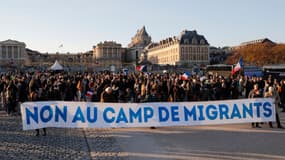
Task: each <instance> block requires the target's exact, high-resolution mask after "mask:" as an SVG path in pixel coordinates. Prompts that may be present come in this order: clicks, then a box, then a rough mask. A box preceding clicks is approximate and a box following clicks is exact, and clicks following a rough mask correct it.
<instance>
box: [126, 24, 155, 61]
mask: <svg viewBox="0 0 285 160" xmlns="http://www.w3.org/2000/svg"><path fill="white" fill-rule="evenodd" d="M150 43H151V37H150V36H149V35H148V33H147V32H146V29H145V26H143V27H142V28H141V29H140V30H138V31H137V33H136V35H135V36H134V37H132V41H131V43H130V44H129V45H128V51H127V54H126V59H125V60H126V62H129V63H131V64H136V63H137V62H138V61H140V60H142V58H143V56H142V53H143V52H144V48H145V47H146V46H147V45H148V44H150Z"/></svg>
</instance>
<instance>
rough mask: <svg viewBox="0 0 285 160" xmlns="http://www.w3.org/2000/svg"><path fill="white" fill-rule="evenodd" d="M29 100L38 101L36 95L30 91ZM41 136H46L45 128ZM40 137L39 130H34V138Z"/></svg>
mask: <svg viewBox="0 0 285 160" xmlns="http://www.w3.org/2000/svg"><path fill="white" fill-rule="evenodd" d="M30 100H31V101H38V93H37V92H36V91H32V92H31V93H30ZM43 132H44V134H43V136H46V135H47V133H46V128H43ZM39 135H40V130H39V129H36V136H39Z"/></svg>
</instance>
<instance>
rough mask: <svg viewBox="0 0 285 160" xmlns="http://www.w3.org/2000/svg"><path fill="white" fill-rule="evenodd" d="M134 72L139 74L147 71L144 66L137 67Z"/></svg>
mask: <svg viewBox="0 0 285 160" xmlns="http://www.w3.org/2000/svg"><path fill="white" fill-rule="evenodd" d="M136 70H137V71H139V72H146V71H147V67H146V65H141V66H137V67H136Z"/></svg>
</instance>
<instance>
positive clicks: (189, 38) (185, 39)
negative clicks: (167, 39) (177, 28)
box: [178, 30, 209, 45]
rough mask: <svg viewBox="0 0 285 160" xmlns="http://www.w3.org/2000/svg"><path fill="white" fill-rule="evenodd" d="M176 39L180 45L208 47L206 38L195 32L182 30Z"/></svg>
mask: <svg viewBox="0 0 285 160" xmlns="http://www.w3.org/2000/svg"><path fill="white" fill-rule="evenodd" d="M178 39H179V41H180V44H192V45H209V43H208V41H207V40H206V38H205V37H204V36H203V35H199V34H198V33H197V31H196V30H193V31H188V30H184V31H182V32H181V34H180V36H179V38H178ZM195 41H196V42H195Z"/></svg>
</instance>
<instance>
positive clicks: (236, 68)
mask: <svg viewBox="0 0 285 160" xmlns="http://www.w3.org/2000/svg"><path fill="white" fill-rule="evenodd" d="M242 66H243V59H242V57H241V58H240V59H239V61H238V63H237V64H236V66H235V67H234V68H233V70H232V75H234V74H235V73H236V72H238V71H239V70H240V69H241V67H242Z"/></svg>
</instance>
